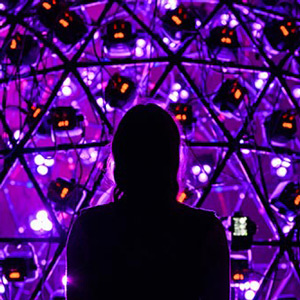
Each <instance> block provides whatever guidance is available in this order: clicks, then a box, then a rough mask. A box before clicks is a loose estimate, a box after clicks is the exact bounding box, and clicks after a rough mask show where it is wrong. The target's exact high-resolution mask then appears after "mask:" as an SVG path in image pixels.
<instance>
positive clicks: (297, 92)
mask: <svg viewBox="0 0 300 300" xmlns="http://www.w3.org/2000/svg"><path fill="white" fill-rule="evenodd" d="M293 95H294V97H295V98H297V99H299V98H300V88H299V87H296V88H294V89H293Z"/></svg>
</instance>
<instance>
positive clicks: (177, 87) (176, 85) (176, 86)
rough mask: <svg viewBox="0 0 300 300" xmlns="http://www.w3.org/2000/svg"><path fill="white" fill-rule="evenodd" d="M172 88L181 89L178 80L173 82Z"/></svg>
mask: <svg viewBox="0 0 300 300" xmlns="http://www.w3.org/2000/svg"><path fill="white" fill-rule="evenodd" d="M172 90H174V91H179V90H181V84H180V83H178V82H176V83H174V84H173V85H172Z"/></svg>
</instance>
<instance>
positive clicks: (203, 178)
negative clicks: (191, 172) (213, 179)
mask: <svg viewBox="0 0 300 300" xmlns="http://www.w3.org/2000/svg"><path fill="white" fill-rule="evenodd" d="M198 180H199V181H200V182H202V183H204V182H207V180H208V176H207V174H206V173H204V172H202V173H200V175H199V177H198Z"/></svg>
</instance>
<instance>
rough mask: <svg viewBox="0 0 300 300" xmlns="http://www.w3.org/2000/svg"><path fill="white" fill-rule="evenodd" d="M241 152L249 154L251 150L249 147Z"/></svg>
mask: <svg viewBox="0 0 300 300" xmlns="http://www.w3.org/2000/svg"><path fill="white" fill-rule="evenodd" d="M241 152H242V153H244V154H249V153H250V150H249V149H242V150H241Z"/></svg>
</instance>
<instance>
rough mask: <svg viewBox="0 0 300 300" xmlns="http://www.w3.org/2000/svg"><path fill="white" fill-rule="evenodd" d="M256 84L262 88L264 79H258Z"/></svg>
mask: <svg viewBox="0 0 300 300" xmlns="http://www.w3.org/2000/svg"><path fill="white" fill-rule="evenodd" d="M254 84H255V87H256V88H257V89H261V88H262V87H263V85H264V81H263V80H262V79H257V80H255V83H254Z"/></svg>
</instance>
